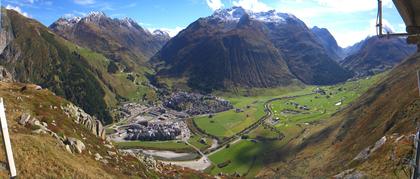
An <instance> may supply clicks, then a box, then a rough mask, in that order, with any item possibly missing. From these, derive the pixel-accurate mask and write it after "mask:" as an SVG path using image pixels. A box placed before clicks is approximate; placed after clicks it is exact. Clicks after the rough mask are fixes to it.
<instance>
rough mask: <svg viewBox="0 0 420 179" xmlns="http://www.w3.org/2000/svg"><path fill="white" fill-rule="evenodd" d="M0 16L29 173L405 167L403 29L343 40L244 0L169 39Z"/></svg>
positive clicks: (407, 55) (1, 46) (351, 172)
mask: <svg viewBox="0 0 420 179" xmlns="http://www.w3.org/2000/svg"><path fill="white" fill-rule="evenodd" d="M1 15H2V20H1V28H0V71H1V73H0V96H1V97H2V98H3V100H4V102H5V105H6V117H7V120H8V121H7V122H8V125H9V130H10V133H11V134H10V135H11V141H12V146H13V150H14V157H15V161H16V166H17V169H18V175H19V178H236V177H238V178H331V177H334V178H407V177H409V175H408V173H409V172H408V173H407V171H409V170H410V167H411V166H410V162H408V161H410V160H411V158H412V157H413V134H415V132H416V127H415V123H416V121H417V120H418V119H420V98H419V95H418V87H417V81H416V80H417V79H416V78H417V77H416V72H417V71H416V70H418V69H419V68H420V56H419V54H418V53H416V50H417V48H416V46H415V45H408V44H407V43H406V40H405V39H404V38H401V37H389V38H380V37H377V36H369V37H366V39H365V40H363V41H361V42H359V43H356V44H354V45H353V46H350V47H347V48H342V47H340V46H339V45H338V43H337V41H336V39H335V38H334V36H333V35H332V34H331V33H330V31H329V30H328V29H326V28H321V27H318V26H314V27H312V28H310V27H308V26H307V25H306V24H305V23H304V22H303V21H302V20H300V19H299V18H297V17H296V16H294V15H293V14H289V13H282V12H278V11H275V10H271V11H263V12H254V11H250V10H247V9H244V8H242V7H230V8H222V9H218V10H215V11H214V12H213V14H211V15H210V16H208V17H201V18H198V19H197V20H195V21H194V22H191V24H189V25H188V26H187V27H186V28H185V29H183V30H182V31H180V32H179V33H178V34H177V35H175V36H173V37H170V36H169V33H168V32H166V31H165V30H154V31H151V30H149V29H148V28H146V27H142V26H141V25H140V24H139V23H137V22H136V21H135V20H133V19H131V18H128V17H125V18H112V17H110V16H108V15H107V14H105V13H104V12H90V13H87V14H84V15H82V16H80V17H77V16H72V17H62V18H59V19H57V20H56V21H55V22H53V23H52V24H51V25H49V26H48V27H47V26H45V25H44V24H42V23H40V22H38V21H37V20H36V19H33V18H29V17H26V16H24V15H22V13H19V12H18V11H16V10H12V9H11V8H4V7H2V8H1ZM63 16H64V15H63ZM0 151H1V152H0V161H1V163H6V162H5V161H6V157H5V155H4V154H5V153H4V152H3V151H2V150H0ZM1 165H3V164H1ZM1 165H0V166H1ZM3 168H4V169H3ZM0 176H1V177H2V178H7V177H8V176H9V173H8V171H7V170H6V167H0Z"/></svg>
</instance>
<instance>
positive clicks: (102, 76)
mask: <svg viewBox="0 0 420 179" xmlns="http://www.w3.org/2000/svg"><path fill="white" fill-rule="evenodd" d="M5 12H6V13H4V14H5V16H4V18H3V23H2V25H3V27H4V29H6V30H8V31H10V32H11V33H13V35H14V37H15V38H14V39H13V41H12V42H11V43H10V45H9V46H8V47H7V48H6V49H5V51H4V53H3V55H2V56H0V59H2V60H1V61H2V63H1V65H3V66H5V67H6V68H7V69H8V70H9V71H10V72H11V73H14V76H15V77H16V78H17V80H18V81H20V82H30V83H37V84H39V85H42V86H43V87H46V88H48V89H50V90H52V91H54V92H55V93H56V94H57V95H60V96H63V97H65V98H66V99H69V100H70V101H72V102H74V103H75V104H77V105H79V106H81V107H82V108H83V109H84V110H85V111H87V112H88V113H90V114H92V115H95V116H97V117H98V118H99V119H101V120H102V121H103V122H105V123H109V122H111V120H112V116H111V114H110V111H111V110H110V109H112V108H113V107H115V105H116V104H117V103H118V101H119V100H121V99H125V100H131V101H139V99H142V98H143V97H144V96H145V97H146V99H148V100H155V98H156V94H155V93H154V91H153V89H151V88H149V87H148V85H147V84H148V80H147V79H146V77H145V73H150V71H149V70H148V69H147V68H146V67H138V68H135V70H133V72H131V73H123V72H117V73H115V74H111V73H108V66H109V63H110V62H109V60H108V59H107V58H105V57H104V56H103V55H101V54H98V53H94V52H92V51H90V50H88V49H84V48H81V47H78V46H76V45H74V44H73V43H71V42H69V41H66V40H64V39H63V38H61V37H59V36H57V35H55V34H54V33H52V32H51V31H50V30H49V29H48V28H46V27H45V26H43V25H42V24H40V23H39V22H37V21H35V20H32V19H28V18H26V17H23V16H22V15H20V14H19V13H17V12H14V11H12V10H6V11H5ZM129 75H131V76H133V77H134V81H131V80H129V79H128V76H129Z"/></svg>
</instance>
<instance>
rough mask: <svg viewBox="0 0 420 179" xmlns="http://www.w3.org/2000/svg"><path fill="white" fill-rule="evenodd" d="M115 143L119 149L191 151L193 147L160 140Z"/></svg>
mask: <svg viewBox="0 0 420 179" xmlns="http://www.w3.org/2000/svg"><path fill="white" fill-rule="evenodd" d="M115 145H116V146H117V147H118V148H121V149H137V148H141V149H151V150H170V151H175V152H193V151H194V149H193V148H191V147H190V146H189V145H187V144H185V143H184V142H177V141H162V142H146V141H133V142H117V143H115Z"/></svg>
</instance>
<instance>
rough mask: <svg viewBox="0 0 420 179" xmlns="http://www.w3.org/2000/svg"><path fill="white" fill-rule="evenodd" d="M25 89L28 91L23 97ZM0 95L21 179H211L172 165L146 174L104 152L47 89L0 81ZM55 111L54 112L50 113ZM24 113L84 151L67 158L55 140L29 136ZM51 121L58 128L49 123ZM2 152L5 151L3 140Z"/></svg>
mask: <svg viewBox="0 0 420 179" xmlns="http://www.w3.org/2000/svg"><path fill="white" fill-rule="evenodd" d="M23 86H28V88H27V90H25V91H24V92H21V88H22V87H23ZM0 96H1V97H2V98H3V99H4V102H5V107H6V116H7V122H8V126H9V132H10V137H11V143H12V148H13V154H14V159H15V162H16V167H17V173H18V177H19V178H92V179H93V178H110V179H111V178H174V177H179V178H209V176H207V175H204V174H201V173H197V172H195V171H192V170H189V169H180V168H177V167H174V166H163V168H161V171H162V173H157V172H156V171H154V170H150V169H147V168H146V167H145V165H144V164H143V163H141V162H139V161H138V159H136V158H134V157H131V156H129V155H128V156H124V155H121V154H120V153H119V152H118V151H116V149H115V148H113V149H109V148H107V147H105V146H104V143H105V141H103V140H100V139H98V138H96V137H95V136H94V135H93V134H91V131H90V130H88V129H86V128H85V127H83V126H81V125H79V124H76V123H75V122H73V120H74V119H70V118H69V117H68V116H67V115H66V114H65V113H64V112H63V111H62V110H61V108H60V106H61V105H63V106H64V105H66V104H68V103H69V102H68V101H67V100H65V99H63V98H61V97H58V96H55V95H54V94H53V93H52V92H50V91H48V90H35V85H24V84H15V83H3V82H0ZM18 97H19V98H18ZM20 98H21V99H22V100H20ZM50 106H51V107H53V108H51V107H50ZM54 106H56V107H57V108H56V109H54ZM22 113H30V114H31V115H32V116H33V117H36V118H37V119H38V120H39V121H41V122H47V123H48V126H49V127H48V128H49V129H50V130H52V131H54V132H56V133H57V134H59V135H65V136H67V137H74V138H77V139H79V140H81V141H82V142H83V143H84V144H85V146H86V150H84V151H83V153H81V154H70V153H69V152H67V151H66V150H65V149H64V147H61V146H60V145H59V144H58V141H57V140H56V139H55V138H53V137H51V136H49V135H42V134H33V133H32V129H31V127H25V126H22V125H20V124H18V123H17V121H18V120H19V119H20V116H21V114H22ZM53 120H54V121H55V122H56V126H53V125H52V124H51V122H52V121H53ZM83 138H85V139H83ZM0 148H3V143H2V142H1V139H0ZM108 151H112V152H116V153H117V156H116V157H110V156H109V154H108ZM89 153H92V154H89ZM95 153H99V154H100V155H101V156H102V157H110V158H109V159H107V160H108V162H109V163H108V164H103V163H102V162H99V161H96V160H95V159H94V158H95V157H94V155H93V154H95ZM0 162H1V163H5V162H6V155H5V153H4V150H0ZM0 178H8V172H7V171H5V170H0Z"/></svg>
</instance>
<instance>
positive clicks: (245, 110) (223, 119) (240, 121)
mask: <svg viewBox="0 0 420 179" xmlns="http://www.w3.org/2000/svg"><path fill="white" fill-rule="evenodd" d="M312 88H313V87H306V88H300V87H296V88H291V89H278V93H277V94H276V93H275V92H273V89H266V90H265V91H264V90H260V91H258V93H256V94H255V95H257V94H260V95H259V96H250V97H244V96H234V95H229V94H220V95H225V96H224V98H225V99H226V100H228V101H230V102H231V103H232V104H233V105H234V109H233V110H229V111H225V112H221V113H217V114H214V115H213V116H212V117H211V118H210V117H209V116H200V117H196V118H195V119H194V123H195V124H196V126H197V127H198V128H200V129H201V130H202V131H203V132H205V133H207V134H209V135H212V136H215V137H216V138H218V139H219V140H223V139H224V138H228V137H232V136H233V135H235V134H236V133H238V132H240V131H242V130H243V129H245V128H247V127H248V126H250V125H251V124H253V123H255V122H257V121H258V120H259V119H260V118H261V117H263V116H264V115H265V112H264V104H265V102H266V101H268V100H270V99H272V98H276V97H281V96H285V95H286V94H287V95H301V94H306V93H310V92H311V90H312ZM236 109H238V110H240V112H238V111H236Z"/></svg>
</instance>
